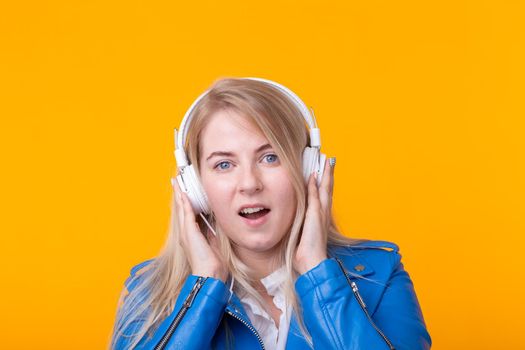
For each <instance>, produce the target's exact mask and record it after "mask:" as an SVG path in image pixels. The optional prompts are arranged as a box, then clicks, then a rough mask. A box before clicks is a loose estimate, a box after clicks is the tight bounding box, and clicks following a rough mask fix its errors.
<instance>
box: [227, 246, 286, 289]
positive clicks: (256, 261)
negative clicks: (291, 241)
mask: <svg viewBox="0 0 525 350" xmlns="http://www.w3.org/2000/svg"><path fill="white" fill-rule="evenodd" d="M235 252H236V254H237V256H238V257H239V259H240V260H241V261H242V262H243V263H244V264H246V265H247V266H248V267H249V268H250V269H251V270H252V272H253V276H252V277H253V279H254V280H255V281H257V282H259V280H260V279H262V278H264V277H266V276H268V275H269V274H271V273H272V272H274V271H275V270H276V269H277V268H278V267H279V266H278V263H279V256H278V254H279V247H278V246H276V247H274V248H272V249H270V250H268V251H264V252H254V251H252V250H247V249H244V248H241V247H236V249H235Z"/></svg>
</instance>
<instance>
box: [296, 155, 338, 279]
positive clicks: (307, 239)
mask: <svg viewBox="0 0 525 350" xmlns="http://www.w3.org/2000/svg"><path fill="white" fill-rule="evenodd" d="M324 167H325V168H324V173H323V178H322V179H321V184H320V185H319V188H317V184H316V181H317V180H316V178H315V176H314V173H312V174H311V175H310V178H309V179H308V206H307V209H306V214H305V219H304V224H303V232H302V234H301V240H300V242H299V245H298V246H297V250H296V252H295V258H294V268H295V270H296V271H297V272H298V273H299V274H303V273H305V272H307V271H308V270H310V269H312V268H314V267H315V266H317V265H318V264H319V263H320V262H321V261H323V260H325V259H326V258H327V254H326V248H327V239H328V230H329V226H330V215H331V208H332V194H333V189H334V179H333V175H334V166H330V164H329V159H328V158H327V159H326V161H325V164H324Z"/></svg>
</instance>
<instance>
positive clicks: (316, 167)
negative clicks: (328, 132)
mask: <svg viewBox="0 0 525 350" xmlns="http://www.w3.org/2000/svg"><path fill="white" fill-rule="evenodd" d="M325 161H326V155H325V154H324V153H319V149H318V148H316V147H305V148H304V151H303V176H304V180H305V182H306V183H308V179H309V178H310V174H311V173H312V172H314V171H315V172H316V173H317V186H319V185H320V184H321V179H322V178H323V173H324V164H325Z"/></svg>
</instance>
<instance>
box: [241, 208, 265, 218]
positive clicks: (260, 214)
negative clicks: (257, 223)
mask: <svg viewBox="0 0 525 350" xmlns="http://www.w3.org/2000/svg"><path fill="white" fill-rule="evenodd" d="M269 212H270V209H266V208H264V209H260V210H258V211H254V212H243V211H241V212H239V215H240V216H242V217H243V218H246V219H249V220H257V219H259V218H262V217H263V216H265V215H266V214H268V213H269Z"/></svg>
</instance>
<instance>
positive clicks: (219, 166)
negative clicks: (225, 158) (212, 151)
mask: <svg viewBox="0 0 525 350" xmlns="http://www.w3.org/2000/svg"><path fill="white" fill-rule="evenodd" d="M222 164H226V165H227V167H224V166H222ZM215 168H219V169H220V170H226V169H229V168H230V162H220V163H219V164H217V165H216V166H215Z"/></svg>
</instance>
